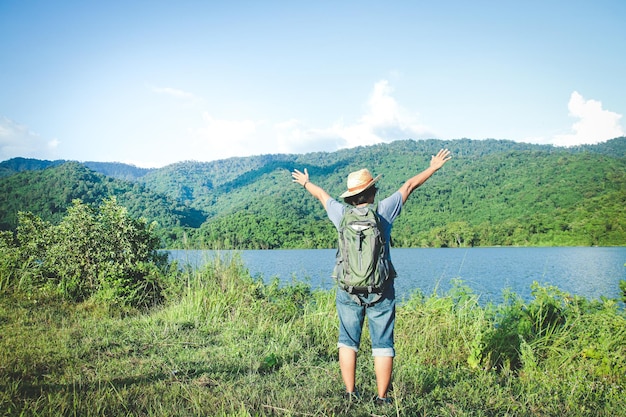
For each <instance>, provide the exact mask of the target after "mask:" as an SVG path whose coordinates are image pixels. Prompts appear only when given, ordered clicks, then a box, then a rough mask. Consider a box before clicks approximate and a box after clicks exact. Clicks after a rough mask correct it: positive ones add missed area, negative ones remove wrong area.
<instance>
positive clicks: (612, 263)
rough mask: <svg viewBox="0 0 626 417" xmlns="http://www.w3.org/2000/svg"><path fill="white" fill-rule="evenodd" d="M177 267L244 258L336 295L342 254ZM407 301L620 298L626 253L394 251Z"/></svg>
mask: <svg viewBox="0 0 626 417" xmlns="http://www.w3.org/2000/svg"><path fill="white" fill-rule="evenodd" d="M169 253H170V259H172V260H179V261H180V262H181V263H183V264H189V265H191V266H194V267H200V266H202V265H203V264H204V263H206V262H208V261H210V260H211V259H213V258H214V257H215V256H216V254H220V256H227V257H228V256H232V255H233V253H237V254H239V255H240V256H241V259H242V260H243V262H244V264H245V265H246V267H247V268H248V269H249V271H250V274H251V275H252V276H255V277H260V278H263V280H264V281H265V282H268V281H270V280H271V279H273V278H276V277H277V278H278V279H280V281H281V282H283V283H285V284H287V283H291V282H293V281H302V282H306V283H308V284H310V285H311V286H312V287H314V288H325V289H328V288H331V287H332V286H333V284H334V283H333V281H332V279H331V278H330V274H331V272H332V268H333V265H334V259H335V250H334V249H312V250H270V251H267V250H265V251H264V250H245V251H235V252H232V251H219V252H216V251H191V250H180V251H169ZM391 255H392V259H393V263H394V266H395V267H396V270H397V271H398V278H397V279H396V291H397V295H398V297H399V298H402V297H406V296H408V295H410V294H411V293H412V292H413V291H416V290H421V291H422V292H423V293H425V294H430V293H432V292H433V291H436V292H438V293H443V292H445V291H447V290H448V289H449V288H450V287H451V284H452V281H453V280H455V279H461V280H462V281H463V282H464V283H465V284H466V285H467V286H469V287H470V288H471V289H472V290H473V291H474V292H475V293H476V294H480V296H481V299H482V300H483V301H493V302H499V301H501V300H502V293H503V290H505V289H510V290H512V291H513V292H515V293H517V294H519V295H520V296H522V297H524V298H525V299H528V298H529V297H530V286H531V284H532V283H533V281H537V282H539V283H540V284H546V285H554V286H557V287H558V288H560V289H561V290H563V291H565V292H568V293H570V294H575V295H581V296H584V297H587V298H590V299H597V298H599V297H601V296H606V297H609V298H619V296H620V291H619V281H620V279H626V267H625V266H624V264H626V247H610V248H595V247H594V248H589V247H574V248H572V247H567V248H466V249H392V251H391Z"/></svg>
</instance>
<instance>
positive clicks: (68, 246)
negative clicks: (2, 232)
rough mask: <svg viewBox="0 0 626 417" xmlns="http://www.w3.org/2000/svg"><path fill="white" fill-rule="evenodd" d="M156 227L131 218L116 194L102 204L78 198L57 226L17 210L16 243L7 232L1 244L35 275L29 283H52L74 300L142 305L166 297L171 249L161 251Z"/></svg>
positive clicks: (24, 272) (24, 273) (26, 271)
mask: <svg viewBox="0 0 626 417" xmlns="http://www.w3.org/2000/svg"><path fill="white" fill-rule="evenodd" d="M154 227H155V225H154V224H151V225H148V224H147V223H146V221H145V220H143V219H139V220H137V219H133V218H131V217H130V216H129V215H128V213H127V210H126V209H125V208H124V207H122V206H120V205H118V204H117V202H116V200H115V199H114V198H111V199H108V200H105V201H104V202H103V203H102V204H101V205H100V206H99V207H92V206H88V205H86V204H83V203H82V202H81V201H80V200H75V201H74V202H73V205H72V206H71V207H70V208H69V209H68V211H67V214H66V215H65V217H64V218H63V219H62V220H61V222H60V223H59V224H58V225H56V226H55V225H52V224H50V223H48V222H44V221H42V220H41V219H39V218H37V217H36V216H34V215H32V214H31V213H19V225H18V228H17V242H16V244H15V245H14V246H11V245H10V243H8V239H7V237H5V238H4V239H3V242H4V243H3V244H2V245H0V250H2V251H4V252H9V253H13V252H11V251H14V252H15V254H14V256H13V258H10V259H13V261H12V262H13V265H12V266H11V267H12V268H13V270H15V268H16V266H19V265H21V266H22V271H21V272H20V275H21V276H22V277H23V276H30V277H32V278H31V279H29V280H28V281H29V285H30V287H31V288H33V287H42V286H52V287H54V288H56V290H57V291H59V292H60V294H61V295H63V296H64V297H65V298H67V299H69V300H72V301H82V300H85V299H88V298H90V297H92V296H95V297H96V298H98V299H100V300H104V301H107V302H109V303H112V304H119V305H124V306H136V307H144V306H148V305H151V304H154V303H156V302H159V301H160V300H161V299H162V296H163V295H162V293H163V290H164V288H163V287H164V285H163V278H162V277H163V273H164V271H165V268H166V267H167V255H166V254H160V253H158V252H157V249H158V247H159V239H158V238H157V237H156V236H155V235H154V233H153V231H154ZM5 269H10V268H9V267H7V268H5ZM15 278H16V277H15V276H13V277H12V278H11V281H12V282H13V286H15V285H16V282H15ZM4 281H6V280H3V282H4ZM21 281H23V279H22V278H21ZM7 285H11V283H8V284H7Z"/></svg>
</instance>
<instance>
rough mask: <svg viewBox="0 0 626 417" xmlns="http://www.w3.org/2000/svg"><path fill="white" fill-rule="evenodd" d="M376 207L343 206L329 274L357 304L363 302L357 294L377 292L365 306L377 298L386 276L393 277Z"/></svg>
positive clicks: (393, 272) (379, 296)
mask: <svg viewBox="0 0 626 417" xmlns="http://www.w3.org/2000/svg"><path fill="white" fill-rule="evenodd" d="M376 209H377V207H376V206H371V205H368V206H366V207H349V208H346V210H345V212H344V215H343V217H342V218H341V223H340V226H339V230H338V248H337V263H336V265H335V270H334V272H333V275H332V276H333V278H335V280H336V281H337V284H338V285H339V287H340V288H341V289H343V290H345V291H346V292H348V293H349V294H351V295H352V296H353V297H352V298H353V299H354V300H355V301H357V303H358V304H359V305H363V304H364V302H363V300H362V299H361V298H360V297H359V296H358V295H359V294H361V295H368V294H377V295H378V296H377V297H374V300H373V301H372V302H370V303H369V304H368V305H371V304H374V303H376V302H377V301H378V300H380V298H381V297H382V292H383V290H384V286H385V283H386V282H387V279H388V278H393V277H395V270H394V269H393V265H392V264H391V261H390V260H389V256H388V254H387V246H386V245H385V238H384V236H383V233H382V228H381V226H380V218H379V216H378V213H377V211H376Z"/></svg>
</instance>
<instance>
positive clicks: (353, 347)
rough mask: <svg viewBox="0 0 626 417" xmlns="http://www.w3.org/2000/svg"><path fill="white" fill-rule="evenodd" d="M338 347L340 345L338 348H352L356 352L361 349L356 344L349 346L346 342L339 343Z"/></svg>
mask: <svg viewBox="0 0 626 417" xmlns="http://www.w3.org/2000/svg"><path fill="white" fill-rule="evenodd" d="M337 347H338V348H348V349H352V350H353V351H355V352H358V351H359V348H358V347H355V346H348V345H346V344H345V343H337Z"/></svg>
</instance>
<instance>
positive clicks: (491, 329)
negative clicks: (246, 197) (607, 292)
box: [0, 257, 626, 416]
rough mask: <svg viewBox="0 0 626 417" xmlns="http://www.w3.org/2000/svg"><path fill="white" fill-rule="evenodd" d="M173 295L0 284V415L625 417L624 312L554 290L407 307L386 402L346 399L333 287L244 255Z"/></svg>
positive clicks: (186, 276)
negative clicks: (99, 297)
mask: <svg viewBox="0 0 626 417" xmlns="http://www.w3.org/2000/svg"><path fill="white" fill-rule="evenodd" d="M180 278H181V279H180V280H179V281H178V283H179V284H178V286H177V287H176V288H172V289H171V291H170V295H169V300H168V302H167V303H166V304H164V305H163V306H161V307H159V308H155V309H152V310H151V311H148V312H139V311H137V312H134V313H131V314H128V311H125V314H117V313H116V312H115V311H112V310H111V309H110V308H109V307H108V306H106V305H103V304H100V303H98V302H94V301H87V302H84V303H80V304H70V303H67V302H65V301H63V300H61V299H58V298H56V297H55V296H51V295H46V294H45V293H37V294H33V293H31V294H29V295H24V294H20V293H12V294H5V295H4V296H3V298H2V299H1V304H0V331H1V336H0V414H1V415H7V416H9V415H11V416H12V415H23V416H49V415H50V416H51V415H55V416H56V415H66V416H74V415H75V416H102V415H107V416H112V415H115V416H118V415H121V416H163V415H172V416H200V415H202V416H207V415H215V416H226V415H228V416H255V415H275V416H301V415H305V416H308V415H312V416H328V415H337V416H339V415H354V416H371V415H403V416H413V415H415V416H551V415H555V416H556V415H559V416H561V415H565V416H616V415H623V410H625V409H626V401H625V400H624V386H625V383H626V376H625V374H626V359H625V358H626V326H625V325H626V318H625V315H624V311H623V309H621V308H620V307H619V305H618V304H617V303H616V302H614V301H611V300H602V301H596V302H591V301H587V300H584V299H580V298H575V297H570V296H568V295H566V294H563V293H561V292H559V291H558V290H557V289H554V288H543V287H538V286H537V287H535V288H533V295H534V298H533V300H531V301H529V302H523V301H522V300H520V299H519V298H517V297H516V296H515V295H513V294H511V295H510V296H509V297H508V298H507V301H506V302H505V303H503V304H501V305H495V306H494V305H488V306H482V305H481V304H480V303H479V299H478V296H476V295H475V294H472V292H471V291H470V290H469V289H467V288H465V287H463V285H462V283H458V284H457V285H456V286H455V287H454V288H453V289H452V290H451V291H450V292H449V293H447V294H445V295H432V296H424V295H419V294H417V295H414V296H413V297H412V298H410V299H409V300H407V301H406V302H405V303H403V304H402V306H400V307H399V309H398V317H397V327H396V350H397V354H398V356H397V359H396V362H395V371H394V381H393V391H392V396H393V397H394V399H395V405H394V406H392V407H388V408H383V409H381V408H376V407H374V405H373V404H371V402H370V401H368V399H367V394H368V393H369V394H371V395H373V394H374V392H375V382H374V374H373V361H372V358H371V357H370V356H369V353H368V352H369V346H368V344H369V339H368V338H367V337H366V338H365V341H364V346H362V350H361V353H360V354H359V364H358V371H357V372H358V385H359V386H360V388H361V391H362V392H363V393H364V394H365V396H366V399H365V401H363V402H362V403H356V404H355V403H352V404H351V403H346V402H345V401H344V400H343V399H342V397H341V393H342V391H343V386H342V382H341V378H340V375H339V370H338V366H337V363H336V347H335V346H336V333H337V319H336V313H335V308H334V293H333V292H332V291H312V290H311V289H310V288H309V287H307V286H304V285H301V284H293V285H291V286H288V287H281V286H280V285H279V284H278V282H277V281H273V282H271V283H269V284H264V283H263V282H261V281H259V280H255V279H253V278H251V277H250V274H249V273H248V271H247V270H246V269H245V268H244V267H243V263H242V262H241V260H240V259H238V258H236V257H235V258H233V259H223V258H219V257H217V258H215V259H214V260H213V261H212V262H210V263H208V264H207V265H206V266H205V267H204V269H202V270H185V271H183V273H182V274H181V277H180Z"/></svg>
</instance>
